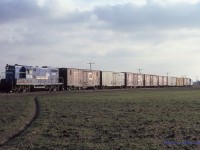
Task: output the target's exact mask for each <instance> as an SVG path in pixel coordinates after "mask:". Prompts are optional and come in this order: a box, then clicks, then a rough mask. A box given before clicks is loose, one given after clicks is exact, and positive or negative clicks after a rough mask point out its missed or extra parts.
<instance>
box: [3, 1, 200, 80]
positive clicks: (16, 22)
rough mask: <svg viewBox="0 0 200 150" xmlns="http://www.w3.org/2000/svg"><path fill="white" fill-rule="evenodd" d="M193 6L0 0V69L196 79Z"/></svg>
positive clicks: (197, 18)
mask: <svg viewBox="0 0 200 150" xmlns="http://www.w3.org/2000/svg"><path fill="white" fill-rule="evenodd" d="M199 56H200V0H0V57H1V58H0V71H1V72H4V67H5V65H6V64H25V65H32V66H43V65H45V66H55V67H78V68H89V65H88V64H87V63H88V62H90V61H91V62H95V65H93V69H96V70H105V71H127V72H138V70H137V69H138V68H141V69H142V72H143V73H148V74H158V75H166V73H167V72H169V75H170V76H187V77H190V78H192V79H193V80H196V76H198V78H199V79H200V69H199V66H200V59H199V58H200V57H199Z"/></svg>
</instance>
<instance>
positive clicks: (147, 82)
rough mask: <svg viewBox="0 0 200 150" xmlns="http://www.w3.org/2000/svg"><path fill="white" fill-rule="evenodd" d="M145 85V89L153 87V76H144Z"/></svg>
mask: <svg viewBox="0 0 200 150" xmlns="http://www.w3.org/2000/svg"><path fill="white" fill-rule="evenodd" d="M144 85H145V87H150V86H151V75H150V74H144Z"/></svg>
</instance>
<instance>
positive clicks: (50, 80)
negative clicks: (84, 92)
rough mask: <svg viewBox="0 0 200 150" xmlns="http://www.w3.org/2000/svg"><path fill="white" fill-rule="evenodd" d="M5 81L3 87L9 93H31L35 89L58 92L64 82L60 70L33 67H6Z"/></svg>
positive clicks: (2, 81)
mask: <svg viewBox="0 0 200 150" xmlns="http://www.w3.org/2000/svg"><path fill="white" fill-rule="evenodd" d="M5 70H6V72H5V79H2V80H1V86H2V87H3V89H4V90H6V91H7V92H9V91H13V92H16V91H17V92H29V91H32V90H34V89H39V88H40V89H46V90H49V91H57V90H59V89H61V88H62V85H63V82H62V79H60V78H59V69H58V68H51V67H47V66H43V67H32V66H25V65H17V64H16V65H6V68H5Z"/></svg>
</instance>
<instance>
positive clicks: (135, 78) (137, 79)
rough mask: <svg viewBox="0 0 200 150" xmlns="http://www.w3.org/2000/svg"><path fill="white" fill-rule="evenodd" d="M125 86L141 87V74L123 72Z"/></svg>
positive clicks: (142, 84)
mask: <svg viewBox="0 0 200 150" xmlns="http://www.w3.org/2000/svg"><path fill="white" fill-rule="evenodd" d="M125 86H126V87H134V88H136V87H143V86H144V83H143V74H140V73H130V72H125Z"/></svg>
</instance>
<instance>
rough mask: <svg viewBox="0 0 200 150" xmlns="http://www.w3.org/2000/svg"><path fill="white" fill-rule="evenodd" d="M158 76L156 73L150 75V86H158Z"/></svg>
mask: <svg viewBox="0 0 200 150" xmlns="http://www.w3.org/2000/svg"><path fill="white" fill-rule="evenodd" d="M158 80H159V78H158V76H157V75H150V86H151V87H158Z"/></svg>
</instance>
